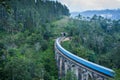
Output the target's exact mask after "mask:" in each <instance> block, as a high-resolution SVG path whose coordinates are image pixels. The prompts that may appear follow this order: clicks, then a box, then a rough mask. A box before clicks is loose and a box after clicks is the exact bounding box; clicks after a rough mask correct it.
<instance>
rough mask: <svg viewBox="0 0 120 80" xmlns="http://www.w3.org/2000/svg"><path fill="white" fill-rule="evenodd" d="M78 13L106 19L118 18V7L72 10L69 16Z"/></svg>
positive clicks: (119, 16) (119, 15) (119, 12)
mask: <svg viewBox="0 0 120 80" xmlns="http://www.w3.org/2000/svg"><path fill="white" fill-rule="evenodd" d="M78 14H80V15H82V16H83V17H90V18H91V17H93V15H97V16H102V17H104V18H108V19H120V9H113V10H109V9H106V10H87V11H84V12H72V13H71V17H76V16H78Z"/></svg>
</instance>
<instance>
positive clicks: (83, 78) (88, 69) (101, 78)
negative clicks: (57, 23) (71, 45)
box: [55, 37, 115, 80]
mask: <svg viewBox="0 0 120 80" xmlns="http://www.w3.org/2000/svg"><path fill="white" fill-rule="evenodd" d="M64 39H65V37H60V38H58V39H56V41H55V59H56V62H57V67H58V72H59V79H61V78H62V77H64V76H65V75H66V74H67V72H68V71H71V72H73V74H74V75H75V77H76V79H77V80H109V79H110V78H113V77H114V76H115V72H114V71H113V70H112V69H109V68H106V67H103V66H101V65H98V64H95V63H93V62H90V61H87V60H85V59H83V58H81V57H78V56H76V55H74V54H72V53H71V52H69V51H67V50H65V49H64V48H63V47H62V46H61V45H60V43H61V42H62V41H63V40H64Z"/></svg>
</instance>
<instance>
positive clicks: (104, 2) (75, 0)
mask: <svg viewBox="0 0 120 80" xmlns="http://www.w3.org/2000/svg"><path fill="white" fill-rule="evenodd" d="M57 1H59V2H61V3H62V4H65V5H66V6H67V7H68V8H69V10H70V12H75V11H77V12H81V11H85V10H101V9H117V8H120V0H57Z"/></svg>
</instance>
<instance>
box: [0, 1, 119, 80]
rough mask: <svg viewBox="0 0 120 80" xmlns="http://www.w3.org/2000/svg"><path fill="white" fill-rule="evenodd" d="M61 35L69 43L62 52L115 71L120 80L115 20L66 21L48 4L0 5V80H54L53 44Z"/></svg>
mask: <svg viewBox="0 0 120 80" xmlns="http://www.w3.org/2000/svg"><path fill="white" fill-rule="evenodd" d="M61 32H66V33H67V37H70V40H69V41H65V42H63V43H62V45H63V47H64V48H65V49H67V50H69V51H70V52H72V53H74V54H76V55H78V56H80V57H82V58H84V59H86V60H89V61H92V62H95V63H97V64H100V65H103V66H106V67H109V68H111V69H113V70H115V72H116V76H115V80H120V63H119V62H120V57H119V56H120V20H110V19H105V18H103V17H101V16H96V15H94V16H93V17H92V18H89V17H87V18H84V17H82V16H81V15H78V16H76V18H71V17H70V12H69V9H68V8H67V7H66V6H65V5H63V4H61V3H60V2H58V1H50V0H0V80H58V70H57V66H56V62H55V55H54V42H55V39H56V38H58V37H60V36H61V35H60V34H61ZM68 80H69V76H68Z"/></svg>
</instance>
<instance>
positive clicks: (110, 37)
mask: <svg viewBox="0 0 120 80" xmlns="http://www.w3.org/2000/svg"><path fill="white" fill-rule="evenodd" d="M69 21H70V22H69V23H68V27H66V32H67V33H68V36H70V37H71V40H70V41H65V42H64V43H62V46H63V47H64V48H66V49H67V50H68V51H71V52H72V53H74V54H76V55H78V56H80V57H82V58H84V59H87V60H89V61H92V62H95V63H97V64H100V65H103V66H106V67H109V68H111V69H114V70H115V71H116V78H115V80H119V79H120V77H119V74H120V71H119V69H120V63H119V62H120V58H119V56H120V20H110V19H105V18H103V17H101V16H96V15H95V16H94V17H92V18H87V19H85V18H82V16H81V15H78V17H77V19H71V20H69Z"/></svg>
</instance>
